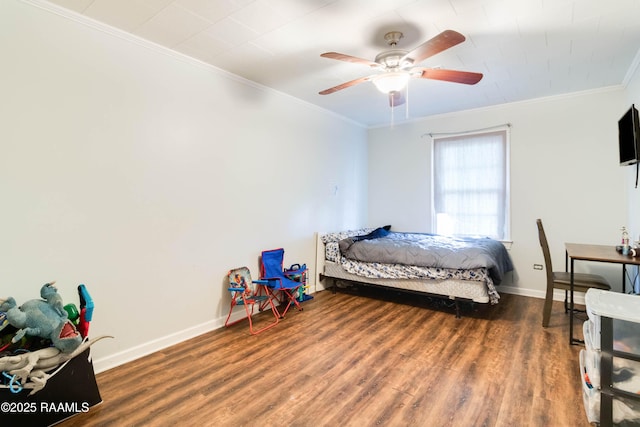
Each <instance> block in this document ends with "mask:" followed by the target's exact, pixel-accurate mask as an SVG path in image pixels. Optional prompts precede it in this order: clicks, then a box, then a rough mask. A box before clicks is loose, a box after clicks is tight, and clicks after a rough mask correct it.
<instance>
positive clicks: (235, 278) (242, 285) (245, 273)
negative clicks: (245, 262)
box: [227, 267, 255, 297]
mask: <svg viewBox="0 0 640 427" xmlns="http://www.w3.org/2000/svg"><path fill="white" fill-rule="evenodd" d="M227 277H228V278H229V288H237V289H244V291H242V293H244V295H245V296H246V297H249V296H251V295H253V293H254V291H255V289H254V285H253V281H252V280H251V273H250V272H249V269H248V268H247V267H240V268H234V269H233V270H230V271H229V273H228V275H227ZM230 292H231V293H232V294H234V293H235V292H238V291H234V290H231V289H230Z"/></svg>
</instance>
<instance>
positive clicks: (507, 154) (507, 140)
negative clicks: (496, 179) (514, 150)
mask: <svg viewBox="0 0 640 427" xmlns="http://www.w3.org/2000/svg"><path fill="white" fill-rule="evenodd" d="M510 130H511V128H510V126H509V125H504V126H497V127H493V128H490V129H482V130H473V131H466V132H457V133H441V134H431V135H430V136H431V229H432V230H434V233H437V231H438V229H437V225H438V222H437V214H436V176H435V163H436V156H435V150H436V141H437V140H442V139H455V138H461V137H465V136H468V137H473V136H481V135H485V134H490V133H503V134H504V137H503V138H504V139H503V142H504V162H505V164H504V176H505V178H504V179H505V181H504V186H505V187H504V188H505V197H504V199H505V200H504V204H505V206H504V215H505V220H504V236H502V237H499V238H496V237H495V236H493V237H492V238H495V239H496V240H499V241H501V242H503V243H511V132H510ZM454 235H455V234H454ZM458 236H462V235H458Z"/></svg>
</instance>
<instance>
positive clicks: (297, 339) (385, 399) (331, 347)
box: [59, 290, 589, 427]
mask: <svg viewBox="0 0 640 427" xmlns="http://www.w3.org/2000/svg"><path fill="white" fill-rule="evenodd" d="M542 303H543V301H542V300H539V299H535V298H527V297H521V296H515V295H508V294H503V295H502V298H501V300H500V303H499V304H498V305H496V306H484V305H475V306H471V305H465V306H463V307H462V313H463V317H462V318H461V319H456V318H455V310H454V309H453V307H447V306H443V304H441V303H439V302H437V301H431V300H429V299H424V298H415V297H407V296H406V295H404V294H397V293H394V292H392V293H384V292H380V291H374V292H370V291H366V290H365V291H363V290H361V291H358V292H351V291H346V292H338V293H336V294H333V293H331V292H329V291H324V292H320V293H317V294H315V298H314V299H312V300H309V301H307V302H305V303H303V307H304V310H303V311H300V312H299V311H292V310H290V311H289V313H287V317H286V318H285V319H283V320H282V321H281V322H280V323H279V324H278V325H277V326H276V327H274V328H273V329H270V330H268V331H265V332H263V333H262V334H260V335H258V336H251V335H249V334H248V324H247V323H246V322H241V323H239V324H237V325H234V326H232V327H230V328H222V329H219V330H216V331H213V332H210V333H207V334H204V335H201V336H199V337H196V338H194V339H192V340H189V341H187V342H184V343H181V344H180V345H177V346H173V347H170V348H167V349H164V350H162V351H159V352H157V353H154V354H152V355H149V356H147V357H144V358H141V359H138V360H136V361H133V362H130V363H128V364H125V365H123V366H119V367H117V368H114V369H111V370H109V371H106V372H103V373H101V374H99V375H98V376H97V380H98V385H99V388H100V393H101V395H102V397H103V400H104V402H103V403H102V404H101V405H98V406H96V407H94V408H92V409H91V410H90V411H89V412H88V413H86V414H79V415H78V416H76V417H73V418H71V419H69V420H67V421H65V422H63V423H61V424H59V425H60V426H63V427H74V426H173V425H198V426H214V427H217V426H221V427H226V426H258V425H259V426H313V427H316V426H335V425H341V426H354V427H361V426H399V425H402V426H430V425H434V426H435V425H437V426H456V427H457V426H465V427H467V426H490V427H493V426H509V427H511V426H577V427H580V426H585V427H586V426H588V425H589V424H588V422H587V419H586V416H585V414H584V409H583V408H582V400H581V399H582V397H581V389H580V376H579V367H578V352H579V349H580V348H579V347H577V346H569V345H568V343H567V341H568V338H567V337H568V323H567V322H568V318H567V316H566V315H565V314H564V313H563V309H562V304H561V303H556V304H554V307H553V313H552V318H551V322H550V327H549V328H546V329H543V328H542V327H541V325H540V323H541V316H542V305H543V304H542ZM269 315H270V313H260V314H257V315H256V316H257V317H256V320H257V321H268V316H269ZM576 325H577V326H579V323H576ZM185 422H186V423H187V424H185Z"/></svg>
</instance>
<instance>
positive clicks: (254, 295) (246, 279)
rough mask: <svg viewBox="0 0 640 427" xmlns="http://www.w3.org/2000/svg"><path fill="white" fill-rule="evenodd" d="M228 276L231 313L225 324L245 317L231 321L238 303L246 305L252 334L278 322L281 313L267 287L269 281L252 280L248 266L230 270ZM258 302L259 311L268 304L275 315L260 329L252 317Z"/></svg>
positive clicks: (227, 324) (245, 308) (228, 324)
mask: <svg viewBox="0 0 640 427" xmlns="http://www.w3.org/2000/svg"><path fill="white" fill-rule="evenodd" d="M227 276H228V278H229V288H228V290H229V292H231V308H230V309H229V314H228V315H227V320H226V321H225V322H224V326H231V325H233V324H235V323H238V322H240V321H242V320H244V319H245V318H244V317H243V318H241V319H238V320H236V321H234V322H231V323H229V318H231V312H232V311H233V308H234V307H235V306H237V305H242V306H244V310H245V312H246V313H247V319H248V320H249V332H250V333H251V335H257V334H259V333H260V332H262V331H266V330H267V329H269V328H272V327H274V326H276V325H277V324H278V322H279V319H280V313H279V312H278V310H276V307H275V305H273V300H272V293H271V292H270V291H269V290H268V289H267V285H268V284H269V282H268V281H266V280H251V273H250V272H249V269H248V268H247V267H240V268H235V269H233V270H231V271H229V273H228V274H227ZM256 304H257V305H258V310H259V311H262V310H263V309H264V308H265V307H266V306H267V305H268V306H269V308H270V309H271V312H272V313H273V316H274V317H275V321H273V322H271V323H268V324H267V325H266V326H263V327H262V328H260V329H258V330H254V328H253V319H252V318H251V316H253V309H254V307H255V306H256ZM249 307H251V310H249Z"/></svg>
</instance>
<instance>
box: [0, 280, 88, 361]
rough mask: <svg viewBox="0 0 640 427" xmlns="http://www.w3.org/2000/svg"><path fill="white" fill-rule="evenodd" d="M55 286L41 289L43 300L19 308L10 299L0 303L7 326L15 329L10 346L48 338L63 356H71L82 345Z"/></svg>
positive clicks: (0, 309)
mask: <svg viewBox="0 0 640 427" xmlns="http://www.w3.org/2000/svg"><path fill="white" fill-rule="evenodd" d="M54 283H55V282H51V283H46V284H44V285H43V286H42V288H41V289H40V296H41V297H42V298H43V299H33V300H29V301H27V302H25V303H24V304H22V305H21V306H19V307H18V306H17V304H16V301H15V299H14V298H13V297H9V298H7V299H6V300H0V312H5V313H6V320H7V321H8V322H9V324H10V325H12V326H13V327H15V328H17V329H18V332H16V335H15V336H14V337H13V338H12V339H11V342H13V343H16V342H18V341H19V340H21V339H22V337H24V336H25V335H31V336H36V337H41V338H47V339H50V340H51V342H52V343H53V346H54V347H56V348H58V349H59V350H60V351H62V352H63V353H71V352H72V351H73V350H75V349H76V348H77V347H78V346H79V345H80V344H81V343H82V336H81V335H80V333H79V332H78V330H77V329H76V327H75V326H74V324H73V323H72V322H71V321H70V320H69V319H68V314H67V312H66V310H64V308H63V304H62V297H60V295H59V294H58V290H57V289H56V288H55V286H53V285H54Z"/></svg>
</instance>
